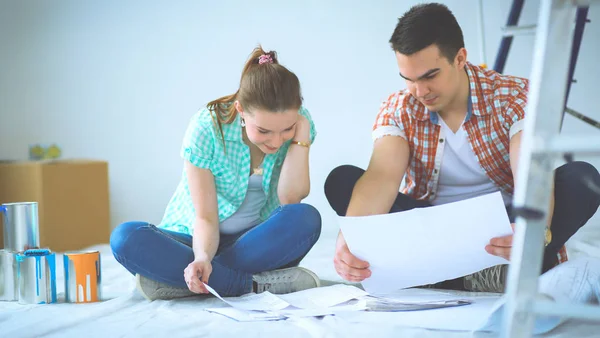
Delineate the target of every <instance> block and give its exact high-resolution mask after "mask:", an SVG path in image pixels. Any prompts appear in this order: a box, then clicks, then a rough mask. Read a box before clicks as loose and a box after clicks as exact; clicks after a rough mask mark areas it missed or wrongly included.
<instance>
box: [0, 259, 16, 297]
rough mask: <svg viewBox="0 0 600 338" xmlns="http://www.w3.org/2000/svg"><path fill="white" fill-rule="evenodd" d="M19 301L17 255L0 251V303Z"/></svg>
mask: <svg viewBox="0 0 600 338" xmlns="http://www.w3.org/2000/svg"><path fill="white" fill-rule="evenodd" d="M18 299H19V284H18V279H17V253H16V252H13V251H10V250H0V301H14V300H18Z"/></svg>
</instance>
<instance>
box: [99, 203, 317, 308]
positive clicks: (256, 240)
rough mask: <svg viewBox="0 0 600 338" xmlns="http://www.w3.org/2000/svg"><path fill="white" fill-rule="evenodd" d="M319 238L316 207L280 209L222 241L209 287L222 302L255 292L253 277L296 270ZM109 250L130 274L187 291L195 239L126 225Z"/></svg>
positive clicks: (140, 224) (145, 226)
mask: <svg viewBox="0 0 600 338" xmlns="http://www.w3.org/2000/svg"><path fill="white" fill-rule="evenodd" d="M320 234H321V215H320V214H319V212H318V211H317V209H315V208H314V207H313V206H311V205H308V204H303V203H300V204H288V205H284V206H280V207H278V208H277V209H276V210H275V211H274V212H273V213H272V214H271V216H270V217H269V218H268V219H267V220H266V221H264V222H263V223H261V224H259V225H257V226H255V227H253V228H251V229H249V230H246V231H243V232H240V233H238V234H233V235H225V234H221V235H220V240H219V248H218V250H217V254H216V255H215V257H214V259H213V261H212V268H213V270H212V273H211V275H210V277H209V281H208V285H209V286H211V287H212V288H213V289H215V291H217V292H218V293H219V294H220V295H222V296H238V295H242V294H245V293H248V292H251V291H252V275H253V274H256V273H259V272H264V271H270V270H275V269H279V268H286V267H291V266H297V265H298V263H300V261H301V260H302V259H303V258H304V256H305V255H306V254H307V253H308V251H309V250H310V249H311V248H312V247H313V246H314V245H315V243H316V242H317V240H318V239H319V236H320ZM110 246H111V249H112V251H113V254H114V256H115V258H116V259H117V261H118V262H119V263H121V264H122V265H123V266H124V267H125V268H126V269H127V270H129V272H131V273H132V274H140V275H142V276H144V277H147V278H150V279H152V280H155V281H158V282H161V283H165V284H169V285H172V286H175V287H181V288H187V285H186V283H185V280H184V278H183V270H184V269H185V268H186V267H187V266H188V264H189V263H191V262H192V261H193V260H194V252H193V250H192V236H190V235H187V234H183V233H178V232H173V231H168V230H163V229H159V228H157V227H156V226H154V225H152V224H149V223H147V222H127V223H123V224H121V225H119V226H118V227H117V228H115V230H114V231H113V232H112V234H111V237H110Z"/></svg>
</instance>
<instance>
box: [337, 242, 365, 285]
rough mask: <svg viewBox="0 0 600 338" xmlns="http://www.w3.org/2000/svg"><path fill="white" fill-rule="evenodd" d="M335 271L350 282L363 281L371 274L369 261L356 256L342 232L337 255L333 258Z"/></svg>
mask: <svg viewBox="0 0 600 338" xmlns="http://www.w3.org/2000/svg"><path fill="white" fill-rule="evenodd" d="M333 265H334V266H335V271H336V272H337V273H338V275H340V276H341V277H342V278H344V279H345V280H347V281H349V282H362V281H363V280H364V279H365V278H368V277H370V276H371V270H369V263H367V262H365V261H363V260H360V259H358V258H356V256H354V255H353V254H352V253H351V252H350V250H349V249H348V245H346V240H345V239H344V236H343V235H342V233H341V232H340V234H339V235H338V238H337V243H336V245H335V257H334V258H333Z"/></svg>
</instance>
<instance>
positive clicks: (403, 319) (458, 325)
mask: <svg viewBox="0 0 600 338" xmlns="http://www.w3.org/2000/svg"><path fill="white" fill-rule="evenodd" d="M469 299H470V300H472V302H473V303H472V304H469V305H465V306H456V307H448V308H441V309H432V310H424V311H402V312H351V311H348V312H341V313H338V314H336V317H339V318H340V319H343V320H345V321H348V322H351V323H371V324H379V323H381V324H386V325H387V324H389V323H394V324H395V325H401V326H408V327H420V328H427V329H434V330H448V331H476V330H477V329H478V328H479V327H480V326H481V323H482V322H484V321H485V320H486V319H487V318H488V316H489V314H490V311H491V309H492V308H493V306H494V305H495V303H496V302H497V301H498V299H499V296H490V297H469Z"/></svg>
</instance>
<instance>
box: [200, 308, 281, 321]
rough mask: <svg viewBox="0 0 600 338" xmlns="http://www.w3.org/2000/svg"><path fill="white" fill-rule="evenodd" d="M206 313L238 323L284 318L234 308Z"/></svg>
mask: <svg viewBox="0 0 600 338" xmlns="http://www.w3.org/2000/svg"><path fill="white" fill-rule="evenodd" d="M205 310H206V311H208V312H214V313H218V314H220V315H223V316H226V317H229V318H231V319H235V320H237V321H238V322H257V321H264V320H281V319H285V318H286V317H284V316H281V315H277V314H274V313H266V312H262V311H252V310H241V309H236V308H234V307H219V308H207V309H205Z"/></svg>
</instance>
